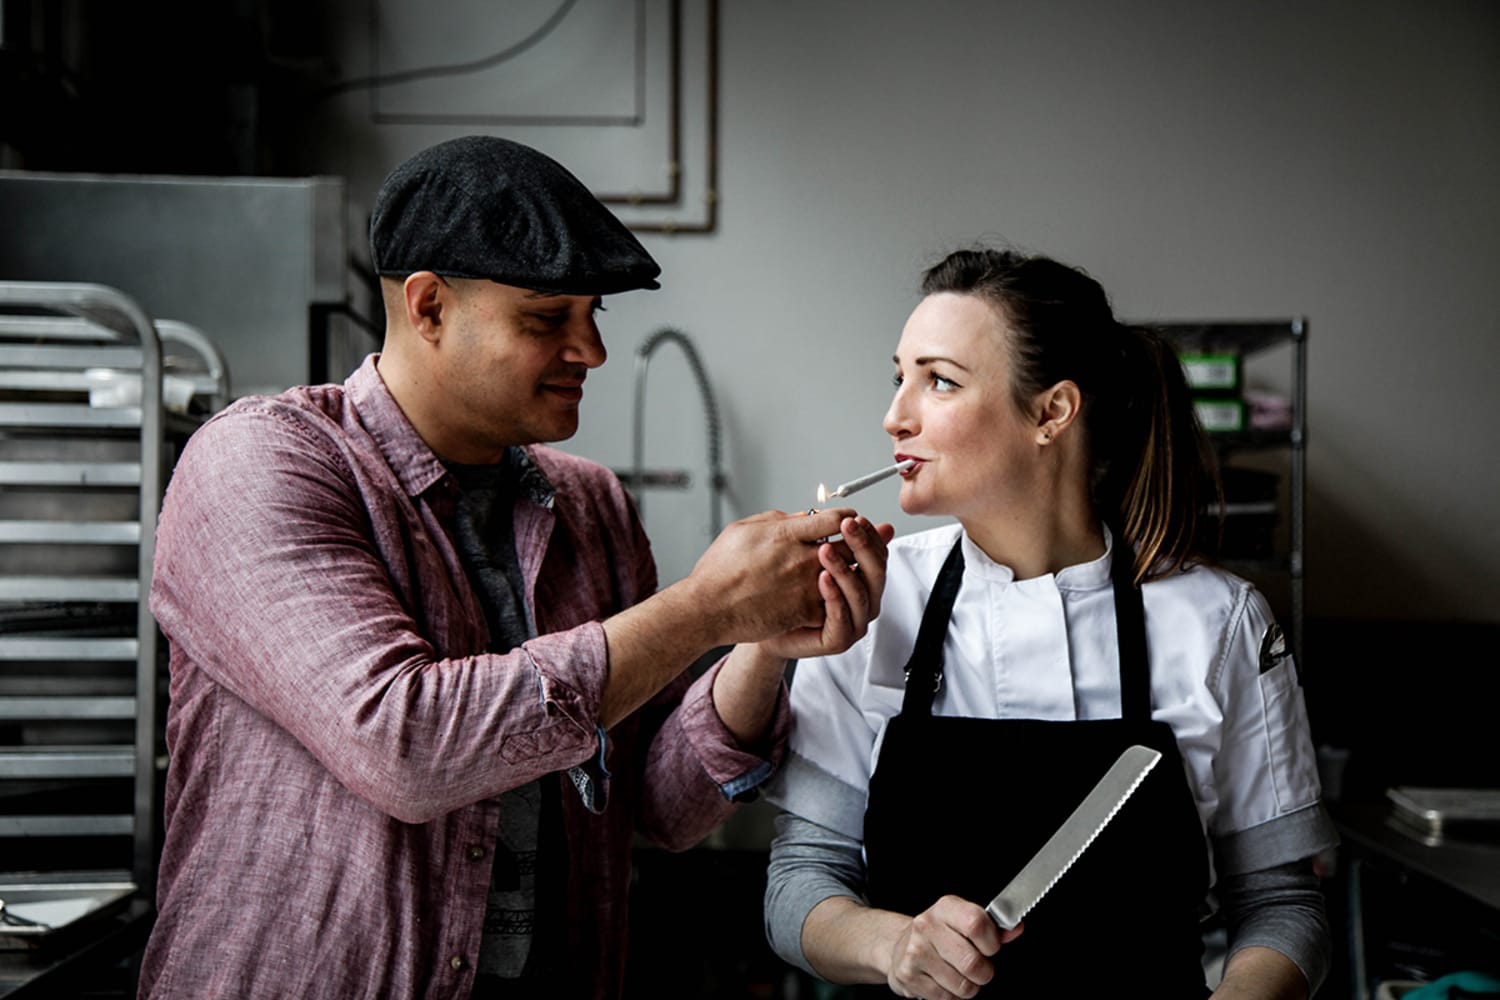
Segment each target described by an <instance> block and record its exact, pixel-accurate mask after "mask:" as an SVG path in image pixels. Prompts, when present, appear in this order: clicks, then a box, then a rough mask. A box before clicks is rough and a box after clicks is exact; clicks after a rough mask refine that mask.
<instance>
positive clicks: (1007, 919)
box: [984, 897, 1021, 931]
mask: <svg viewBox="0 0 1500 1000" xmlns="http://www.w3.org/2000/svg"><path fill="white" fill-rule="evenodd" d="M984 912H985V913H988V914H989V915H990V919H991V920H993V921H994V922H995V923H997V924H999V925H1000V929H1001V930H1002V931H1008V930H1011V929H1013V928H1014V927H1015V926H1016V924H1019V923H1020V922H1021V914H1019V913H1017V912H1016V908H1015V904H1014V903H1012V902H1011V901H1010V900H1008V899H1001V898H998V897H997V898H995V899H992V900H990V905H989V906H986V907H985V908H984Z"/></svg>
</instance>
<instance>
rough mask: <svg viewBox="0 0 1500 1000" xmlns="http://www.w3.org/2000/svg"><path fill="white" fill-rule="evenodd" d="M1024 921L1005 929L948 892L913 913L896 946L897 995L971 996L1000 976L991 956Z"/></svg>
mask: <svg viewBox="0 0 1500 1000" xmlns="http://www.w3.org/2000/svg"><path fill="white" fill-rule="evenodd" d="M1023 927H1024V925H1023V924H1018V925H1017V926H1016V927H1014V928H1013V929H1011V930H1008V931H1002V930H1001V929H1000V928H999V927H997V926H996V925H995V922H994V921H993V920H991V919H990V917H989V914H987V913H985V912H984V908H983V907H981V906H979V905H977V904H975V903H971V902H969V901H968V900H966V899H960V898H959V897H957V896H944V897H943V898H942V899H939V900H938V901H937V902H936V903H933V904H932V905H931V906H930V907H928V908H927V909H926V910H923V911H922V912H921V913H919V914H917V915H916V916H915V917H912V919H911V923H910V924H908V925H907V928H906V930H905V932H903V933H902V934H901V935H900V937H898V938H897V939H896V942H895V945H894V946H893V947H892V949H891V957H890V966H889V971H888V972H887V975H886V982H887V984H888V985H889V986H890V988H891V990H892V991H893V992H895V993H896V995H897V996H903V997H922V998H923V1000H953V998H968V997H972V996H974V994H976V993H978V992H979V988H980V987H981V986H983V985H984V984H985V983H988V982H989V981H990V980H991V979H993V978H994V976H995V965H994V963H993V962H991V961H990V959H991V958H993V957H994V956H995V954H996V953H997V952H999V951H1000V946H1001V945H1003V944H1005V943H1006V942H1009V941H1013V940H1015V938H1016V937H1017V936H1019V935H1020V933H1021V930H1022V928H1023Z"/></svg>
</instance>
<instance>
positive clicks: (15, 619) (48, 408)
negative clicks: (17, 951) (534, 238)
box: [0, 282, 229, 933]
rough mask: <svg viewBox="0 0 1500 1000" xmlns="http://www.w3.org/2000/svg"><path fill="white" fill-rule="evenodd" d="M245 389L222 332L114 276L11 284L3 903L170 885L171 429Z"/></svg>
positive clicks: (1, 359)
mask: <svg viewBox="0 0 1500 1000" xmlns="http://www.w3.org/2000/svg"><path fill="white" fill-rule="evenodd" d="M173 351H175V352H176V353H177V356H178V360H179V361H185V360H187V359H196V360H193V361H191V365H190V366H191V368H192V370H191V371H190V372H188V373H185V374H182V375H165V374H164V373H165V371H166V369H167V368H168V367H169V365H171V364H172V363H173V354H172V352H173ZM164 386H165V387H166V388H167V391H168V393H169V394H170V395H172V396H173V397H174V399H175V402H174V404H173V405H174V410H175V411H180V412H174V411H169V410H168V408H167V407H166V406H164V402H163V400H164ZM228 390H229V383H228V372H227V371H226V370H225V367H224V364H223V360H222V357H221V356H220V355H219V354H218V352H217V350H216V349H215V348H214V346H213V344H212V343H210V342H209V340H208V338H207V337H205V336H204V335H203V334H202V333H201V332H200V331H198V330H196V329H195V328H192V327H187V326H185V325H184V324H180V323H172V322H170V321H160V322H154V321H153V320H152V319H151V318H150V317H149V316H148V315H147V314H146V313H145V312H144V310H143V309H142V308H141V307H140V306H139V305H137V304H136V303H135V302H134V301H133V300H132V299H131V298H130V297H128V296H127V295H125V294H124V293H122V292H120V291H118V290H116V289H113V288H109V287H106V286H103V285H94V284H78V283H42V282H0V898H6V896H7V887H9V890H10V892H9V894H10V896H11V898H12V899H13V900H14V899H16V898H17V893H18V892H20V891H21V889H20V888H19V887H21V886H25V885H27V884H33V885H34V884H36V883H45V884H46V885H48V886H51V887H52V889H53V890H54V891H55V890H56V889H57V887H58V886H66V885H68V884H70V883H71V884H76V885H78V886H80V887H82V886H86V885H88V886H94V887H96V889H97V886H99V885H100V884H118V885H128V886H130V887H131V889H132V894H133V897H134V898H135V899H144V900H145V901H147V902H148V903H149V901H150V899H151V897H152V895H153V893H154V889H155V869H156V857H157V849H158V845H157V830H158V826H159V820H158V816H159V796H158V792H157V788H158V773H159V768H158V760H159V758H160V757H161V755H162V735H161V725H160V721H159V719H160V715H159V708H160V704H161V702H162V699H163V698H164V690H165V689H164V685H163V684H162V683H161V680H162V678H163V677H164V675H165V671H164V668H163V664H162V661H161V658H160V657H159V641H158V640H159V636H158V631H157V627H156V623H155V621H154V619H153V618H152V617H151V614H150V610H149V608H148V607H147V601H146V597H147V594H148V592H149V589H150V581H151V565H152V556H153V551H154V545H153V542H154V531H155V525H156V518H157V513H158V511H159V508H160V503H161V496H162V490H163V485H164V482H165V478H166V475H167V472H168V469H169V467H170V464H171V460H172V455H173V454H174V451H173V444H174V442H176V441H180V440H182V439H185V437H186V435H187V434H188V433H191V430H192V429H193V428H194V427H196V426H197V424H198V423H199V422H200V419H201V415H202V414H203V413H205V412H211V411H212V410H213V409H217V408H219V407H221V406H223V405H224V404H225V403H226V402H227V401H228ZM189 404H197V407H196V412H194V411H193V410H192V409H190V405H189ZM17 910H18V911H19V908H17ZM12 933H15V932H14V931H12Z"/></svg>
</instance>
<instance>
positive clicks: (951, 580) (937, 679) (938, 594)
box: [901, 534, 964, 716]
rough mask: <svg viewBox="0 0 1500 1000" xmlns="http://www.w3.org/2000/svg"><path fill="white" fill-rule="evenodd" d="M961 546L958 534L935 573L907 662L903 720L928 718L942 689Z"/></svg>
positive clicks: (961, 569) (961, 574)
mask: <svg viewBox="0 0 1500 1000" xmlns="http://www.w3.org/2000/svg"><path fill="white" fill-rule="evenodd" d="M963 544H964V539H963V535H962V534H960V535H959V536H958V539H957V540H956V541H955V542H954V543H953V549H952V550H951V551H950V552H949V553H948V558H947V559H945V560H944V561H943V568H942V569H940V570H938V576H937V582H936V583H934V584H933V586H932V595H931V596H930V597H929V598H928V599H927V608H926V610H924V611H923V612H922V625H921V627H920V628H918V629H917V643H916V645H915V646H913V647H912V651H911V659H909V660H907V661H906V670H905V677H906V689H905V692H904V693H903V694H902V697H901V714H902V715H904V716H913V715H928V716H930V715H931V714H932V699H933V697H934V696H935V695H936V694H937V692H938V688H940V687H942V686H943V640H944V639H945V638H946V637H947V635H948V618H949V616H950V615H952V613H953V601H954V599H955V598H957V597H958V588H959V586H960V585H961V584H962V583H963V580H964V552H963Z"/></svg>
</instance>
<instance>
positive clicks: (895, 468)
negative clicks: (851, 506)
mask: <svg viewBox="0 0 1500 1000" xmlns="http://www.w3.org/2000/svg"><path fill="white" fill-rule="evenodd" d="M916 464H917V460H916V459H915V458H908V459H906V460H904V461H901V462H897V463H896V464H895V465H887V466H886V467H885V468H883V469H877V470H876V471H874V472H871V473H869V474H868V475H864V476H860V477H859V478H858V479H851V480H849V481H848V482H847V483H841V484H840V485H839V486H837V487H835V488H834V490H833V492H831V493H830V492H829V491H828V489H827V488H826V487H824V485H823V484H822V483H819V484H818V503H820V504H821V503H827V502H828V501H829V500H833V499H834V498H836V497H846V496H849V495H850V494H851V493H858V492H859V491H860V490H862V489H864V488H865V487H866V486H874V485H875V484H876V483H878V482H880V481H881V480H882V479H889V478H890V477H891V476H894V475H896V474H897V473H900V472H905V471H906V470H907V469H910V468H911V467H912V466H914V465H916Z"/></svg>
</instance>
